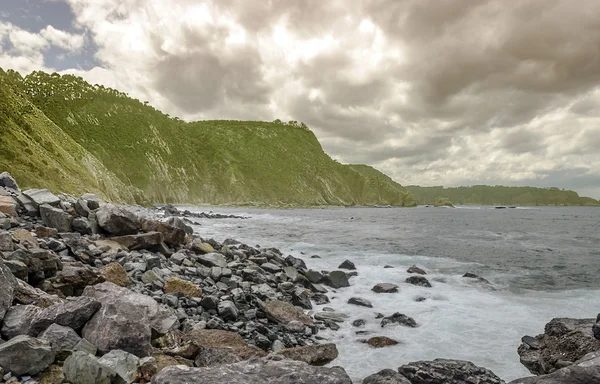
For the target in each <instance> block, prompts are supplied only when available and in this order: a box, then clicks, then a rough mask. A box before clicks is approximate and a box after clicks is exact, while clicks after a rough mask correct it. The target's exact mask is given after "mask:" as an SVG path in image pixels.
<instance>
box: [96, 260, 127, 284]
mask: <svg viewBox="0 0 600 384" xmlns="http://www.w3.org/2000/svg"><path fill="white" fill-rule="evenodd" d="M99 273H100V276H102V277H103V278H104V280H105V281H107V282H109V283H113V284H116V285H118V286H119V287H128V286H130V285H131V279H130V278H129V275H128V274H127V271H126V270H125V268H123V266H122V265H121V264H119V263H117V262H112V263H109V264H107V265H105V266H103V267H102V268H100V270H99Z"/></svg>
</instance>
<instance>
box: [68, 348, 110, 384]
mask: <svg viewBox="0 0 600 384" xmlns="http://www.w3.org/2000/svg"><path fill="white" fill-rule="evenodd" d="M63 373H64V375H65V379H66V381H67V382H69V383H77V384H111V383H115V382H117V381H116V379H117V373H116V372H115V371H114V370H112V369H111V368H109V367H107V366H105V365H103V364H101V363H100V362H99V361H98V359H97V358H96V357H95V356H92V355H90V354H88V353H85V352H81V351H76V352H74V353H73V354H72V355H71V356H69V358H67V360H65V363H64V365H63Z"/></svg>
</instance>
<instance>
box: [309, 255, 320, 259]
mask: <svg viewBox="0 0 600 384" xmlns="http://www.w3.org/2000/svg"><path fill="white" fill-rule="evenodd" d="M310 258H311V259H320V258H321V256H319V255H312V256H311V257H310Z"/></svg>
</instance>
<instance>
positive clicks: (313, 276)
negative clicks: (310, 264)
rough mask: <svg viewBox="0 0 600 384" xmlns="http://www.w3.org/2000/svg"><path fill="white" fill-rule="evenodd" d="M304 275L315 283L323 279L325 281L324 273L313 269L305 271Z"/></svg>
mask: <svg viewBox="0 0 600 384" xmlns="http://www.w3.org/2000/svg"><path fill="white" fill-rule="evenodd" d="M304 276H305V277H306V278H307V279H308V281H310V282H311V283H313V284H318V283H320V282H321V281H323V275H322V274H321V272H318V271H314V270H312V269H309V270H308V271H306V272H304Z"/></svg>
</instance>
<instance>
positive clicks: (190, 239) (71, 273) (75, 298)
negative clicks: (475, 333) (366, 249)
mask: <svg viewBox="0 0 600 384" xmlns="http://www.w3.org/2000/svg"><path fill="white" fill-rule="evenodd" d="M196 218H202V219H209V220H218V219H222V218H228V219H236V220H240V225H243V221H244V217H242V216H232V215H222V214H218V213H206V214H198V213H193V212H189V211H180V210H179V209H178V208H176V207H174V206H171V205H167V206H165V207H161V208H155V209H154V208H153V209H150V208H143V207H139V206H124V205H114V204H111V203H107V202H104V201H102V200H101V199H100V198H99V197H98V196H96V195H93V194H84V195H82V196H77V197H76V196H71V195H67V194H53V193H51V192H50V191H48V190H45V189H33V190H26V191H21V190H20V188H19V186H18V183H17V181H16V180H14V179H13V178H12V177H11V176H10V175H9V174H8V173H6V172H4V173H2V174H0V256H1V258H0V336H1V339H0V382H5V383H17V382H23V383H31V384H33V383H45V384H49V383H54V384H58V383H72V384H78V383H82V384H87V383H134V382H135V383H145V382H152V383H157V384H167V383H172V384H176V383H190V382H194V383H307V384H311V383H315V384H316V383H332V384H333V383H340V384H341V383H352V382H353V381H352V379H351V378H350V376H349V375H348V374H347V373H346V371H345V370H344V368H343V367H337V366H335V364H336V358H337V356H338V350H337V348H336V345H335V344H334V343H331V342H329V341H328V339H327V337H326V336H323V334H325V332H323V331H326V330H327V331H328V332H329V331H336V330H337V329H339V328H340V327H342V326H343V327H355V328H356V331H355V335H356V343H360V342H363V343H366V344H368V345H369V346H370V347H371V348H387V347H389V346H392V345H395V344H397V343H398V342H400V341H399V340H394V339H392V338H389V337H386V336H382V335H378V334H376V333H366V332H365V331H363V330H361V328H360V327H361V321H366V320H365V319H354V316H353V314H352V313H341V312H337V311H334V310H333V309H332V308H328V307H327V306H326V304H327V303H328V302H329V299H330V295H332V294H335V293H336V292H339V291H342V290H344V289H345V288H347V287H349V286H350V284H351V279H350V278H353V279H360V277H361V270H360V267H359V268H357V267H356V266H355V265H354V263H353V262H352V260H346V261H344V262H343V263H341V264H340V265H338V266H337V268H335V267H336V266H333V268H331V269H332V270H330V271H323V270H314V269H311V268H310V259H308V258H307V259H306V260H302V259H300V258H298V257H294V256H291V255H285V254H283V253H282V252H281V251H280V250H278V249H275V248H262V247H259V246H250V245H246V244H242V243H240V242H239V241H236V240H235V239H226V240H224V241H222V242H217V241H215V240H214V239H212V238H203V237H200V236H198V235H197V234H195V233H194V230H193V228H192V225H197V223H195V222H194V219H196ZM381 268H385V266H383V265H382V266H381ZM407 272H408V273H409V274H410V277H408V278H407V279H406V280H405V281H402V282H398V281H381V282H380V283H379V284H376V285H375V286H373V288H372V291H373V292H375V293H376V294H378V295H389V297H390V300H394V297H395V295H401V294H402V291H401V290H400V292H399V288H400V286H401V285H406V284H410V285H415V286H419V287H424V288H427V287H429V286H431V283H430V281H429V279H428V278H427V270H425V269H424V268H420V267H419V266H414V267H411V268H410V269H409V270H408V271H407ZM465 272H467V271H465ZM464 278H465V279H473V280H474V281H477V282H478V284H488V282H487V280H486V279H485V278H484V277H480V276H477V275H473V274H468V273H467V274H465V277H464ZM348 303H349V304H351V305H353V306H357V307H361V308H372V307H373V305H372V304H371V302H370V301H369V300H366V299H365V298H362V297H352V298H351V299H349V300H348ZM317 305H319V306H320V307H321V309H319V310H317V309H316V306H317ZM323 305H325V306H324V307H323ZM372 309H373V314H372V316H373V318H372V319H368V321H377V322H380V325H381V328H385V327H407V328H413V327H418V326H419V319H418V318H417V319H414V318H412V317H410V316H408V315H407V314H404V313H401V312H395V311H394V312H390V313H379V312H380V311H381V309H379V308H372ZM548 321H549V322H548V324H547V325H546V327H545V329H544V330H543V333H541V334H540V335H537V336H535V337H534V336H524V337H523V338H522V340H521V341H522V344H521V345H520V346H519V348H518V353H519V356H520V363H521V364H523V365H524V366H525V367H526V368H527V369H528V370H529V371H530V372H531V374H532V375H534V376H532V377H527V378H522V379H517V380H514V381H512V382H511V384H534V383H535V384H562V383H565V384H567V383H569V384H579V383H581V384H584V383H585V384H594V383H600V323H598V321H600V318H598V319H570V318H555V319H548ZM541 331H542V330H540V332H541ZM515 344H518V340H515ZM440 357H444V359H435V360H431V361H415V362H407V363H406V364H403V365H402V366H400V367H390V369H386V370H382V371H380V372H373V374H372V375H370V376H368V377H366V378H364V380H362V382H363V383H365V384H384V383H386V384H394V383H402V384H437V383H440V384H442V383H456V384H462V383H469V384H484V383H485V384H487V383H490V384H491V383H493V384H499V383H505V382H504V381H503V380H502V379H501V378H500V377H498V376H496V375H495V374H494V373H493V372H491V371H490V370H488V369H486V368H484V367H479V366H476V365H474V364H473V363H470V362H468V361H461V360H450V359H447V358H448V357H451V356H440ZM515 364H519V362H518V361H515ZM354 382H355V383H357V381H356V380H354ZM359 382H360V381H359Z"/></svg>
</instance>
